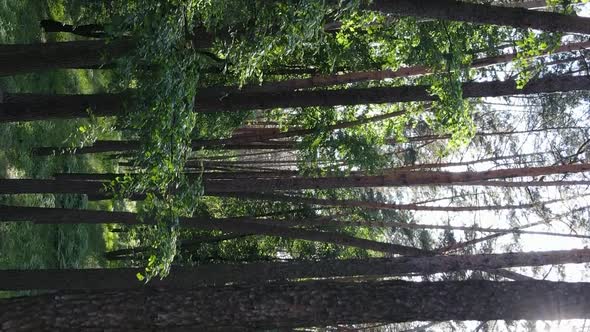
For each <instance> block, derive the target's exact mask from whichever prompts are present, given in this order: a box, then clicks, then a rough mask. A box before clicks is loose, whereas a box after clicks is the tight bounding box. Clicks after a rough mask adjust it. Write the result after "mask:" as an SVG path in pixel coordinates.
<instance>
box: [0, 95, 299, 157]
mask: <svg viewBox="0 0 590 332" xmlns="http://www.w3.org/2000/svg"><path fill="white" fill-rule="evenodd" d="M1 108H2V104H0V110H1ZM204 142H206V141H205V140H193V141H192V143H191V146H192V148H193V149H194V150H197V149H201V148H204V149H224V150H284V149H295V148H296V147H297V142H288V141H276V142H243V141H237V142H228V143H225V144H219V145H208V144H206V143H204ZM137 149H139V142H138V141H112V140H97V141H96V142H94V144H93V145H89V146H84V147H80V148H74V149H72V148H60V147H49V146H48V147H40V148H36V149H35V150H34V151H33V152H34V153H35V155H37V156H50V155H54V154H75V155H80V154H88V153H106V152H129V151H136V150H137Z"/></svg>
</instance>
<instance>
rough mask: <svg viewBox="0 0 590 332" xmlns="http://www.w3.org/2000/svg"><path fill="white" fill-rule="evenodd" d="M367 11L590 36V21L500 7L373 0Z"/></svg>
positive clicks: (422, 0)
mask: <svg viewBox="0 0 590 332" xmlns="http://www.w3.org/2000/svg"><path fill="white" fill-rule="evenodd" d="M367 9H370V10H376V11H381V12H385V13H391V14H395V15H401V16H414V17H427V18H434V19H440V20H453V21H463V22H472V23H479V24H495V25H505V26H511V27H515V28H523V29H527V28H532V29H539V30H545V31H552V32H578V33H583V34H590V27H589V26H590V25H589V24H588V23H589V22H590V19H588V18H585V17H578V16H572V15H564V14H559V13H552V12H538V11H531V10H528V9H525V8H510V7H498V6H492V5H486V4H477V3H470V2H464V1H455V0H440V1H438V0H417V1H413V0H395V1H391V0H374V1H373V2H372V3H371V4H370V5H368V6H367Z"/></svg>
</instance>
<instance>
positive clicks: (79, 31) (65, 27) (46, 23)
mask: <svg viewBox="0 0 590 332" xmlns="http://www.w3.org/2000/svg"><path fill="white" fill-rule="evenodd" d="M40 25H41V28H43V30H44V31H45V32H68V33H72V34H75V35H78V36H82V37H88V38H104V37H106V33H105V27H104V26H103V25H102V24H84V25H78V26H74V25H71V24H65V23H62V22H58V21H54V20H41V22H40Z"/></svg>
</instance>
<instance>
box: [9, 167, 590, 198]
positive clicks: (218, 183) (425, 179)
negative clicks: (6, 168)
mask: <svg viewBox="0 0 590 332" xmlns="http://www.w3.org/2000/svg"><path fill="white" fill-rule="evenodd" d="M588 170H590V164H584V163H582V164H567V165H557V166H543V167H525V168H513V169H498V170H491V171H484V172H441V171H399V172H395V173H392V174H386V175H365V176H363V175H356V176H342V177H317V178H308V177H305V178H302V177H298V178H278V179H232V180H217V179H207V180H205V181H204V182H203V185H204V187H205V188H204V189H205V194H206V195H215V194H219V193H223V194H225V195H227V193H234V192H260V193H265V192H266V193H269V192H273V191H276V190H301V189H334V188H358V187H399V186H424V185H457V184H464V185H465V184H468V185H486V183H487V182H486V181H487V180H493V179H507V178H515V177H524V176H543V175H554V174H568V173H583V172H586V171H588ZM500 182H502V181H500ZM506 183H514V182H506ZM104 185H105V183H103V182H101V181H76V180H38V179H0V194H31V193H36V194H44V193H45V194H47V193H49V194H51V193H55V194H66V193H70V194H87V195H105V194H108V192H105V190H104Z"/></svg>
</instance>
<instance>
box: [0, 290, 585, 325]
mask: <svg viewBox="0 0 590 332" xmlns="http://www.w3.org/2000/svg"><path fill="white" fill-rule="evenodd" d="M588 307H590V283H564V282H549V281H536V280H535V281H514V282H493V281H483V280H471V281H459V282H458V281H446V282H436V283H430V282H417V283H414V282H405V281H368V282H363V283H358V282H333V281H332V282H329V281H309V282H296V283H272V284H266V285H258V286H240V285H234V286H225V287H205V288H197V289H193V290H184V289H182V290H173V289H161V290H147V289H146V290H128V291H78V292H76V291H70V292H57V293H52V294H48V295H39V296H31V297H24V298H12V299H3V300H0V322H2V323H1V324H2V325H1V327H2V329H3V330H11V331H25V330H26V331H29V330H37V331H39V330H61V331H63V330H70V329H71V330H88V329H92V330H111V331H115V330H116V331H139V330H142V331H144V330H152V329H157V330H177V331H178V330H187V329H198V330H201V331H202V330H214V329H218V330H230V329H231V330H252V329H271V328H292V327H311V326H327V325H338V324H351V323H377V322H379V323H384V322H387V323H395V322H408V321H448V320H478V321H487V320H519V319H526V320H562V319H576V318H577V319H586V318H588V316H589V315H590V314H589V313H588Z"/></svg>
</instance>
